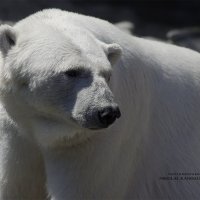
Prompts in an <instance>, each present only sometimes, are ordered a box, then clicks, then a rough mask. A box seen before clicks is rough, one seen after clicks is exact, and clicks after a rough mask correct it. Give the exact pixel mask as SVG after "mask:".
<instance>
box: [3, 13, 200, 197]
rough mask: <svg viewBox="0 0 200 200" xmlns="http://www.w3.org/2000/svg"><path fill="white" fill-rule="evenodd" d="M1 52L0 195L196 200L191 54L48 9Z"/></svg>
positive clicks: (195, 71)
mask: <svg viewBox="0 0 200 200" xmlns="http://www.w3.org/2000/svg"><path fill="white" fill-rule="evenodd" d="M0 50H1V54H2V63H1V67H0V70H1V71H0V99H1V116H0V117H1V120H0V122H1V145H0V148H1V150H0V152H1V153H0V159H1V161H0V184H1V187H0V195H1V196H0V197H1V199H17V198H18V199H47V198H51V199H53V200H64V199H152V200H153V199H198V198H199V195H200V191H199V187H200V182H199V180H194V179H195V178H196V179H198V178H199V176H198V175H199V171H200V160H199V159H198V156H199V153H200V125H199V121H200V110H199V109H200V106H199V105H200V101H199V100H200V67H199V66H200V55H199V54H198V53H197V52H194V51H192V50H189V49H185V48H182V47H177V46H173V45H171V44H164V43H162V42H158V41H150V40H146V39H142V38H137V37H134V36H131V35H130V34H127V33H125V32H123V31H121V30H119V29H118V28H117V27H116V26H114V25H112V24H110V23H108V22H106V21H104V20H100V19H97V18H94V17H89V16H83V15H79V14H75V13H71V12H67V11H62V10H59V9H47V10H43V11H40V12H38V13H36V14H33V15H31V16H29V17H27V18H25V19H23V20H21V21H20V22H18V23H17V24H15V25H14V27H10V26H1V27H0ZM195 174H196V176H194V175H195ZM191 179H192V180H191Z"/></svg>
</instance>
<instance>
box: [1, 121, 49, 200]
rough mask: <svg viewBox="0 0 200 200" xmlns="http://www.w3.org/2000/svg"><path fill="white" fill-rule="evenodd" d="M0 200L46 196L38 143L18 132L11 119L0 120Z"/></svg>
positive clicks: (44, 197) (43, 171) (43, 170)
mask: <svg viewBox="0 0 200 200" xmlns="http://www.w3.org/2000/svg"><path fill="white" fill-rule="evenodd" d="M1 131H2V132H1V140H0V171H1V172H2V174H0V188H1V190H0V199H3V200H4V199H5V200H7V199H42V200H44V199H47V193H46V188H45V183H46V180H45V169H44V163H43V158H42V155H41V152H40V150H39V148H38V147H37V145H36V144H35V143H34V142H32V141H29V140H27V139H25V138H23V137H21V136H20V135H18V132H17V129H16V128H15V126H14V125H13V124H12V122H11V120H9V119H8V120H7V119H3V120H1Z"/></svg>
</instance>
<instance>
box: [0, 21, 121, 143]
mask: <svg viewBox="0 0 200 200" xmlns="http://www.w3.org/2000/svg"><path fill="white" fill-rule="evenodd" d="M0 50H1V54H2V61H1V62H2V63H1V67H0V97H1V100H2V102H3V104H4V107H5V109H6V110H7V112H8V114H9V115H10V116H11V118H12V119H13V121H15V122H16V124H17V125H18V126H19V127H20V128H21V130H22V132H24V133H23V134H25V135H26V136H27V135H28V137H30V136H31V137H33V138H36V140H38V141H39V143H40V144H41V145H51V144H54V143H55V144H56V143H59V141H60V140H65V141H66V143H67V144H68V142H69V143H70V144H71V143H76V142H77V141H79V142H80V141H82V140H84V138H86V137H88V135H91V134H93V132H94V130H98V129H103V128H107V127H108V126H109V125H111V124H112V123H113V122H114V121H115V120H116V119H117V118H119V117H120V110H119V108H118V105H117V104H116V103H115V101H114V97H113V94H112V92H111V90H110V88H109V81H110V77H111V74H112V66H113V65H114V64H115V63H116V61H117V60H118V58H119V57H120V55H121V47H120V46H119V45H118V44H105V43H102V42H100V41H99V40H97V39H96V38H95V37H94V36H93V35H91V34H90V33H89V32H87V31H86V30H82V29H80V28H77V27H73V26H70V28H69V29H67V28H63V29H58V28H54V27H53V26H50V25H45V24H40V23H38V24H34V27H31V25H29V27H27V26H26V27H24V26H22V27H20V26H18V27H10V26H8V25H3V26H1V27H0ZM74 138H75V139H74ZM73 140H74V141H73ZM76 140H77V141H76Z"/></svg>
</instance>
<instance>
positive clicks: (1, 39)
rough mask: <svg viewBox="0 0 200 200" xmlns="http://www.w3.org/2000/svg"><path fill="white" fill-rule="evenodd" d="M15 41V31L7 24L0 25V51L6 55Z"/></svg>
mask: <svg viewBox="0 0 200 200" xmlns="http://www.w3.org/2000/svg"><path fill="white" fill-rule="evenodd" d="M15 43H16V33H15V31H14V29H13V28H12V27H11V26H9V25H1V26H0V51H1V52H2V54H3V56H6V55H7V53H8V51H9V50H10V49H11V47H12V46H14V45H15Z"/></svg>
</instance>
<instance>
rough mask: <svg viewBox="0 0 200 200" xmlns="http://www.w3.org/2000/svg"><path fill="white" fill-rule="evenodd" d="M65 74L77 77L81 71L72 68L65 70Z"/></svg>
mask: <svg viewBox="0 0 200 200" xmlns="http://www.w3.org/2000/svg"><path fill="white" fill-rule="evenodd" d="M64 74H65V75H66V76H68V77H72V78H76V77H78V76H80V75H81V71H80V70H76V69H71V70H67V71H65V72H64Z"/></svg>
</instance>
